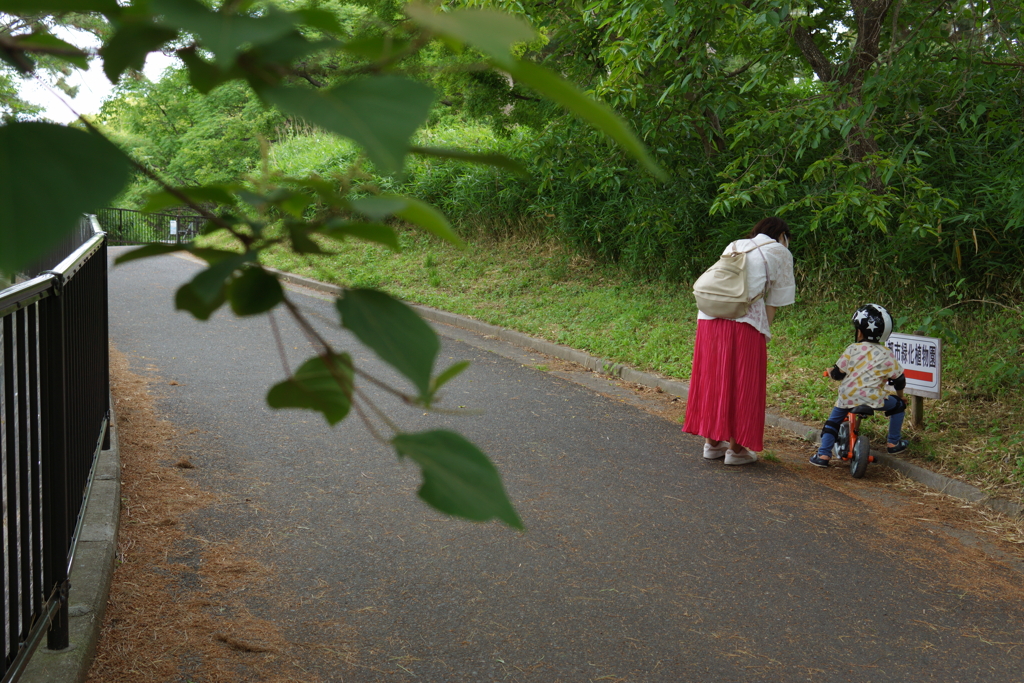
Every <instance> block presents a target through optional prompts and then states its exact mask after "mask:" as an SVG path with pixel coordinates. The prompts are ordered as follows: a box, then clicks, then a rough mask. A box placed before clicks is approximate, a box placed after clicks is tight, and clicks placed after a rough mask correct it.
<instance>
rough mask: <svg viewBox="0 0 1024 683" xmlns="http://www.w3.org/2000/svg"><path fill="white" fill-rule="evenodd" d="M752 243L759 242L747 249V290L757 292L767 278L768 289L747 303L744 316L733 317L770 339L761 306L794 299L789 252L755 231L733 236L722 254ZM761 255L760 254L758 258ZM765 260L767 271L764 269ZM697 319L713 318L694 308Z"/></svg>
mask: <svg viewBox="0 0 1024 683" xmlns="http://www.w3.org/2000/svg"><path fill="white" fill-rule="evenodd" d="M755 244H757V245H759V246H760V249H753V251H750V252H749V253H747V293H748V294H749V295H750V296H757V295H758V294H759V293H760V292H763V291H764V284H765V280H767V281H768V292H767V293H766V294H765V295H764V296H763V297H761V298H760V299H758V300H757V301H755V302H754V303H753V304H751V305H750V308H749V310H747V314H746V315H745V316H743V317H742V318H736V322H740V323H747V324H749V325H753V326H754V328H755V329H756V330H757V331H758V332H760V333H761V334H763V335H764V336H765V338H766V339H771V338H772V334H771V331H769V329H768V311H766V310H765V308H764V307H765V304H767V305H769V306H775V307H776V308H778V307H780V306H789V305H790V304H792V303H793V302H794V301H796V278H795V277H793V254H791V253H790V252H789V249H787V248H786V247H784V246H782V245H781V244H779V243H778V242H776V241H775V240H773V239H772V238H771V237H769V236H768V235H755V236H754V238H753V239H749V240H747V239H743V240H736V241H735V242H732V243H730V244H729V246H727V247H726V248H725V251H723V252H722V256H725V255H726V254H728V253H730V252H733V251H746V250H747V249H751V248H752V247H753V246H754V245H755ZM762 255H763V256H764V258H761V256H762ZM766 262H767V265H768V272H767V273H766V272H765V263H766ZM697 320H714V318H713V317H711V316H710V315H705V314H704V313H701V312H699V311H698V312H697Z"/></svg>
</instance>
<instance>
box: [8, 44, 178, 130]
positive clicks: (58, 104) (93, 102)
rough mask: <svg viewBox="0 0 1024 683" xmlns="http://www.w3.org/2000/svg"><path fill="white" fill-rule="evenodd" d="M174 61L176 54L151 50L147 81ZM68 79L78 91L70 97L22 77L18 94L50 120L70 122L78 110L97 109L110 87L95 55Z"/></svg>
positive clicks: (92, 112)
mask: <svg viewBox="0 0 1024 683" xmlns="http://www.w3.org/2000/svg"><path fill="white" fill-rule="evenodd" d="M175 61H177V58H176V57H168V56H166V55H164V54H161V53H159V52H154V53H152V54H150V55H149V57H148V58H147V59H146V66H145V68H144V69H143V73H145V74H146V77H147V78H149V79H150V80H151V81H156V80H159V79H160V75H161V74H162V73H163V71H164V69H165V68H167V66H168V65H170V64H172V63H174V62H175ZM68 83H70V84H72V85H77V86H78V94H77V95H76V96H75V98H74V99H71V98H69V97H68V96H67V95H65V94H64V93H63V92H61V91H60V90H58V89H57V88H49V87H46V86H44V85H43V84H41V83H39V82H38V81H35V80H31V79H29V80H26V81H23V84H22V87H21V95H22V97H24V98H25V99H26V100H28V101H29V102H32V103H33V104H38V105H40V106H42V107H43V108H44V111H43V116H45V117H46V118H48V119H50V120H51V121H55V122H57V123H70V122H71V121H74V120H75V119H77V118H78V115H79V114H95V113H97V112H99V110H100V106H101V105H102V104H103V101H104V100H105V99H106V98H107V97H109V96H110V94H111V92H112V91H113V89H114V86H113V85H111V83H110V81H108V80H107V77H106V75H104V73H103V67H102V65H101V63H100V60H98V59H94V60H92V61H90V62H89V70H88V71H77V72H76V73H75V74H73V75H72V76H71V77H69V78H68ZM69 104H70V105H71V107H70V108H69V107H68V105H69ZM75 112H77V113H75Z"/></svg>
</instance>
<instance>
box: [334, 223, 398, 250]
mask: <svg viewBox="0 0 1024 683" xmlns="http://www.w3.org/2000/svg"><path fill="white" fill-rule="evenodd" d="M315 232H319V233H321V234H323V235H326V236H328V237H330V238H331V239H336V240H342V239H345V238H346V237H355V238H357V239H361V240H364V241H366V242H374V243H376V244H382V245H384V246H385V247H387V248H388V249H390V250H391V251H393V252H396V253H397V252H399V251H401V250H402V247H401V245H400V244H399V243H398V234H397V233H396V232H395V230H394V228H391V227H389V226H387V225H381V224H379V223H347V222H344V221H341V220H340V219H338V220H337V221H331V222H329V223H327V224H325V225H324V226H322V227H319V228H316V229H315Z"/></svg>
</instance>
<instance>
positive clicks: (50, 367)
mask: <svg viewBox="0 0 1024 683" xmlns="http://www.w3.org/2000/svg"><path fill="white" fill-rule="evenodd" d="M55 277H56V278H57V282H56V283H54V291H53V295H51V296H48V297H46V298H45V299H43V300H42V301H40V318H41V319H40V323H41V324H42V325H43V326H44V327H45V332H44V333H43V334H40V341H41V342H42V344H41V346H44V347H45V348H43V349H41V352H42V356H43V357H42V358H41V360H42V363H41V364H40V365H41V370H42V377H41V378H40V379H41V381H42V385H43V387H44V390H43V392H42V393H43V396H44V397H45V399H44V401H43V403H44V405H43V406H42V418H43V422H42V425H41V426H42V429H41V430H40V431H41V432H42V453H41V456H42V458H41V459H42V469H43V496H44V500H43V525H44V528H45V529H48V530H49V533H48V534H47V536H48V538H47V540H48V541H49V542H48V543H46V545H45V547H44V548H43V596H42V597H43V600H48V599H49V598H50V596H51V595H53V593H55V592H56V594H57V595H58V596H59V598H60V603H61V604H60V608H59V609H58V610H57V613H56V614H55V616H54V618H53V620H52V621H51V622H50V629H49V631H48V632H47V637H46V647H47V648H48V649H50V650H63V649H64V648H66V647H67V646H68V644H69V638H70V636H69V631H68V626H69V624H68V599H67V598H68V588H69V586H68V546H69V544H70V538H69V535H68V471H67V468H68V462H67V405H66V403H65V401H66V393H67V370H66V368H65V344H66V343H67V340H66V338H65V334H66V330H65V328H64V297H63V296H62V292H61V289H62V285H63V282H62V280H63V278H62V277H61V276H59V275H55Z"/></svg>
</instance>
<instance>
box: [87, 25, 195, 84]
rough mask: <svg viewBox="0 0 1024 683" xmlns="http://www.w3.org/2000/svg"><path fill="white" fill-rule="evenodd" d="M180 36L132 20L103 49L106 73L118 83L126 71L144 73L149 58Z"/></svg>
mask: <svg viewBox="0 0 1024 683" xmlns="http://www.w3.org/2000/svg"><path fill="white" fill-rule="evenodd" d="M177 35H178V33H177V31H174V30H172V29H169V28H164V27H162V26H156V25H154V24H151V23H148V22H139V21H132V22H131V23H125V24H123V25H122V26H121V27H120V28H118V29H117V32H116V33H115V34H114V35H113V36H112V37H111V38H110V40H108V41H107V43H106V44H105V45H104V46H103V47H101V48H100V56H101V57H103V73H105V74H106V75H107V78H108V79H110V82H111V83H117V81H118V79H120V78H121V74H123V73H124V72H125V71H127V70H129V69H134V70H136V71H141V70H142V67H144V66H145V65H146V56H147V55H148V54H149V53H150V52H154V51H156V50H158V49H159V48H160V46H161V45H163V44H164V43H166V42H168V41H170V40H173V39H174V38H175V36H177Z"/></svg>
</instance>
